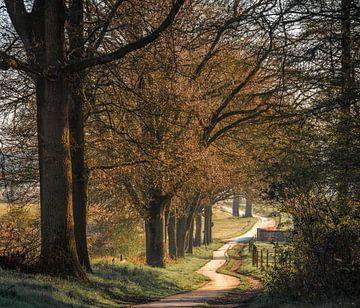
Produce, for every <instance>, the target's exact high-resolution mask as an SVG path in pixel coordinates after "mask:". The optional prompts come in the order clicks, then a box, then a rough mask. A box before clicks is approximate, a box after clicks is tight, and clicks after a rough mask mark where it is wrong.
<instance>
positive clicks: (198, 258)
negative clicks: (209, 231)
mask: <svg viewBox="0 0 360 308" xmlns="http://www.w3.org/2000/svg"><path fill="white" fill-rule="evenodd" d="M219 246H221V243H220V242H214V243H212V244H211V245H209V246H207V247H201V248H195V249H194V253H193V255H189V256H188V257H187V258H186V259H182V260H179V261H178V262H176V263H173V264H170V265H169V266H168V267H167V268H166V269H158V268H151V267H149V266H145V265H134V264H128V263H116V264H112V263H107V262H97V263H95V264H93V268H94V274H93V275H89V278H90V283H79V282H76V281H68V280H63V279H60V278H52V277H47V276H42V275H25V274H20V273H17V272H9V271H1V270H0V307H53V306H55V307H69V306H71V307H94V306H95V307H105V306H108V307H113V306H116V307H121V306H126V305H128V304H130V303H137V302H146V301H148V300H153V299H157V298H160V297H164V296H168V295H172V294H175V293H179V292H183V291H186V290H190V289H194V288H198V287H200V286H201V285H203V284H204V283H205V282H206V281H207V279H206V277H204V276H202V275H200V274H197V273H196V272H195V270H197V269H198V268H200V267H201V266H202V265H204V264H205V263H206V262H208V260H209V259H211V257H212V252H213V250H214V249H216V248H218V247H219Z"/></svg>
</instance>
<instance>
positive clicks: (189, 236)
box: [186, 219, 194, 253]
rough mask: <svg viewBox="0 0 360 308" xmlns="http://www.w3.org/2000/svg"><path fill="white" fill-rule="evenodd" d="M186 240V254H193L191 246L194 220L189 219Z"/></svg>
mask: <svg viewBox="0 0 360 308" xmlns="http://www.w3.org/2000/svg"><path fill="white" fill-rule="evenodd" d="M187 237H188V240H187V243H188V245H187V250H186V252H187V253H193V245H194V219H191V225H190V230H189V232H188V235H187Z"/></svg>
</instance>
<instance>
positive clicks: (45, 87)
mask: <svg viewBox="0 0 360 308" xmlns="http://www.w3.org/2000/svg"><path fill="white" fill-rule="evenodd" d="M117 2H118V3H117V4H115V5H116V7H118V6H119V4H121V3H122V2H123V1H117ZM184 2H185V1H182V0H180V1H175V2H173V3H172V6H171V8H170V12H169V13H168V14H167V16H166V17H165V18H164V20H163V22H162V23H161V24H160V25H159V26H158V27H157V28H155V29H152V30H151V31H150V32H148V34H146V35H145V36H143V37H140V38H139V39H136V40H135V41H132V42H130V43H128V44H125V45H123V46H121V47H119V48H116V49H115V50H113V51H111V52H109V53H106V54H99V55H95V56H92V55H90V56H86V55H85V56H84V57H83V58H82V59H81V60H78V59H77V60H76V62H72V61H69V59H68V58H67V56H68V54H71V52H74V51H75V50H69V49H68V44H67V42H66V40H67V34H68V29H67V23H66V20H67V16H71V17H74V16H77V17H78V18H79V15H80V19H81V18H82V17H81V13H80V12H78V10H79V9H80V8H81V7H82V1H76V2H72V3H71V5H70V6H69V7H68V6H67V4H66V2H65V1H63V0H50V1H44V0H35V1H34V2H33V5H32V8H31V11H30V12H29V11H27V9H26V7H25V4H24V2H23V1H21V0H16V1H11V0H6V1H5V4H6V9H7V12H8V14H9V16H10V19H11V22H12V24H13V26H14V28H15V30H16V32H17V34H18V35H19V37H20V39H21V41H22V44H23V50H24V54H26V57H24V59H23V60H20V59H18V58H16V57H14V56H13V55H11V54H9V50H7V51H6V52H4V51H2V52H1V53H0V67H1V68H2V69H10V68H12V69H17V70H22V71H24V72H26V73H28V74H30V75H31V76H32V78H33V80H34V82H35V85H36V97H37V110H38V112H37V114H38V124H37V126H38V146H39V170H40V187H41V188H40V203H41V238H42V249H41V267H42V270H43V271H45V272H47V273H52V274H61V275H66V276H73V277H77V278H79V279H85V277H86V276H85V274H84V272H83V270H82V268H81V265H80V262H79V259H78V255H77V251H76V243H75V238H74V219H73V196H72V185H73V183H72V163H71V150H70V134H69V110H70V108H69V107H70V101H69V98H70V97H71V95H70V86H69V83H70V81H71V79H72V76H73V74H76V73H81V72H82V71H84V70H86V69H87V68H89V67H92V66H95V65H100V64H106V63H109V62H112V61H114V60H117V59H120V58H122V57H124V56H125V55H127V54H128V53H130V52H132V51H134V50H137V49H140V48H142V47H144V46H146V45H148V44H149V43H151V42H152V41H154V40H155V39H157V38H158V37H159V35H160V33H162V32H163V31H164V30H166V29H167V28H168V27H169V26H170V24H171V23H172V22H173V20H174V19H175V17H176V15H177V13H178V12H179V10H180V8H181V6H182V5H183V4H184ZM112 17H113V16H111V14H110V15H109V18H108V20H109V21H110V20H111V19H112ZM103 29H104V31H102V32H101V33H100V34H99V36H98V39H97V40H96V41H97V42H99V43H101V41H102V40H103V39H104V37H105V34H106V31H107V27H106V26H105V27H103ZM72 34H74V31H73V32H72ZM78 35H81V34H78ZM73 39H74V41H76V43H75V44H78V43H79V42H80V41H81V40H82V38H81V37H79V38H78V39H75V38H74V36H73ZM83 44H85V40H84V41H83ZM96 45H98V43H96ZM97 47H98V46H97ZM80 75H81V74H80ZM80 108H81V107H80ZM82 210H84V206H83V207H82ZM81 216H84V215H83V214H81Z"/></svg>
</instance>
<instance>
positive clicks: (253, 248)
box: [249, 237, 292, 269]
mask: <svg viewBox="0 0 360 308" xmlns="http://www.w3.org/2000/svg"><path fill="white" fill-rule="evenodd" d="M255 241H256V238H255V237H254V238H253V239H252V240H251V241H249V252H251V257H252V266H254V267H259V268H261V269H265V268H266V269H268V268H269V267H270V266H273V267H276V266H278V265H279V266H285V267H291V265H292V255H291V254H289V253H286V254H284V253H281V251H280V252H279V251H278V249H277V247H276V246H274V248H273V249H266V248H259V247H258V246H257V245H256V244H255Z"/></svg>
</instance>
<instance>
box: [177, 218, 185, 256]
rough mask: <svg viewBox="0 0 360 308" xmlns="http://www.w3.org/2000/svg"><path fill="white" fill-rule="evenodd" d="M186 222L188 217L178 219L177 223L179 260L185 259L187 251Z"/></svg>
mask: <svg viewBox="0 0 360 308" xmlns="http://www.w3.org/2000/svg"><path fill="white" fill-rule="evenodd" d="M186 221H187V217H185V216H183V217H180V218H178V219H177V221H176V244H177V256H178V257H179V258H184V257H185V250H186V246H187V245H186V244H187V243H186V237H187V236H186V235H187V229H186Z"/></svg>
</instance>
